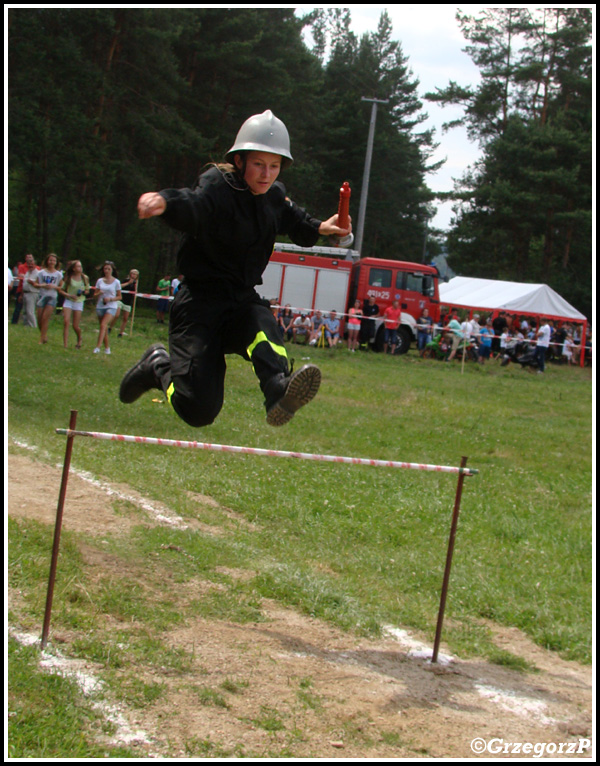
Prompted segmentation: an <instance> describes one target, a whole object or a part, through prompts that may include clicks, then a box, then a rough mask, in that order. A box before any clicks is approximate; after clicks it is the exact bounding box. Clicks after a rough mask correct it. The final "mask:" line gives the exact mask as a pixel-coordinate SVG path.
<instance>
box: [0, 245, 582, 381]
mask: <svg viewBox="0 0 600 766" xmlns="http://www.w3.org/2000/svg"><path fill="white" fill-rule="evenodd" d="M97 270H98V272H99V277H98V279H97V280H96V281H95V283H94V284H93V285H92V283H91V282H90V279H89V277H88V276H87V275H86V274H85V273H84V272H83V268H82V266H81V262H80V261H71V262H70V263H68V264H67V266H66V268H65V270H64V272H63V271H62V270H61V269H60V264H59V262H58V258H57V256H56V255H55V254H54V253H50V254H49V255H48V256H46V258H45V259H44V261H43V262H42V264H41V265H38V264H37V263H36V261H35V259H34V257H33V255H31V254H28V255H26V256H25V260H24V261H23V262H19V263H18V264H17V265H16V266H15V267H14V268H13V269H12V270H11V269H10V268H9V269H8V294H9V299H10V298H12V299H13V300H14V308H13V312H12V318H11V322H12V323H13V324H17V323H19V322H22V323H23V324H24V325H26V326H29V327H34V328H35V327H37V328H38V329H39V331H40V344H43V343H46V342H47V340H48V338H47V330H48V323H49V321H50V318H51V316H52V314H53V313H54V312H55V311H61V312H62V316H63V323H64V330H63V342H64V346H65V348H66V347H67V345H68V335H69V327H72V328H73V330H74V333H75V338H76V344H75V347H76V348H78V349H79V348H81V346H82V333H81V325H80V317H81V311H82V309H83V307H84V303H85V301H92V300H93V301H94V302H95V310H96V314H97V317H98V322H99V333H98V339H97V343H96V346H95V348H94V353H99V352H100V351H101V349H102V346H104V353H106V354H110V353H111V350H110V343H109V337H110V333H111V331H112V330H113V328H114V327H115V325H116V324H117V322H118V319H119V317H121V323H120V326H119V327H118V328H117V329H118V337H122V336H123V335H126V334H127V333H126V327H127V322H128V320H129V319H130V317H131V312H132V308H133V307H134V305H135V297H136V294H137V295H138V296H142V295H143V297H146V298H150V297H152V298H155V299H156V300H157V310H156V321H157V323H159V324H164V318H165V315H166V314H167V313H168V311H169V303H170V300H171V299H172V297H173V296H174V295H175V293H176V292H177V289H178V286H179V284H180V280H181V276H179V277H178V278H173V279H172V278H171V276H170V274H165V275H164V276H163V277H162V278H161V279H160V280H159V281H158V284H157V285H156V293H157V294H156V295H144V294H141V293H139V292H138V282H139V272H138V271H137V270H136V269H131V270H130V271H129V273H128V275H127V277H126V278H125V279H124V280H123V281H121V280H120V279H119V276H118V273H117V269H116V266H115V264H114V263H113V262H112V261H108V260H107V261H105V262H104V263H103V264H102V265H100V266H99V267H98V269H97ZM270 304H271V308H272V311H273V314H274V315H275V317H276V319H277V323H278V326H279V329H280V332H281V337H282V340H283V341H284V342H290V343H298V344H300V343H303V344H306V345H308V346H320V347H323V348H331V349H333V348H336V347H338V346H342V345H343V346H345V347H346V348H347V349H348V351H349V352H350V353H355V352H356V351H358V350H359V349H364V350H369V349H370V348H371V347H373V345H374V344H375V342H376V331H377V329H378V327H379V324H382V325H383V327H382V331H381V333H382V334H381V336H378V344H377V349H378V350H380V351H383V353H390V354H394V353H397V352H398V351H404V350H406V349H405V348H403V347H402V343H403V342H406V339H405V338H404V339H403V336H402V330H401V327H400V324H401V314H402V310H401V308H400V305H399V302H398V301H394V302H393V303H392V304H391V305H390V306H388V307H387V308H385V310H384V311H380V309H379V306H378V305H377V303H376V301H375V299H374V298H369V299H368V300H367V301H365V302H364V303H363V304H362V305H361V301H358V300H357V301H355V302H354V304H353V305H352V307H351V308H350V309H349V310H348V313H347V314H343V313H339V312H338V311H336V310H334V309H332V310H330V311H323V310H315V311H311V310H308V309H303V308H295V307H292V306H291V305H290V304H287V305H285V306H279V305H278V302H277V300H275V299H273V300H271V301H270ZM462 313H463V316H462V318H461V316H460V313H459V311H458V309H453V308H450V309H449V310H447V311H446V312H445V313H443V314H442V316H441V318H440V320H439V321H434V319H433V318H432V317H431V316H430V315H429V311H428V310H427V309H423V310H422V312H421V314H420V316H419V317H418V318H417V319H416V344H417V350H418V353H419V355H420V356H421V357H423V358H430V359H437V360H443V361H446V362H451V361H453V360H455V359H463V358H466V359H469V360H472V361H476V362H478V363H479V364H484V363H486V362H487V361H488V360H492V359H495V360H499V361H500V362H501V363H502V364H503V365H508V364H509V363H510V362H515V363H519V364H521V365H522V366H531V367H532V368H537V369H538V372H543V371H544V369H545V363H546V361H550V360H551V361H561V362H565V363H566V364H569V365H571V364H573V365H576V364H578V363H579V359H580V351H581V345H582V343H584V344H585V358H586V361H588V362H590V361H591V355H592V335H591V330H590V329H589V328H588V331H587V334H586V337H585V338H582V337H581V327H580V325H578V324H570V323H568V322H556V321H553V320H550V319H543V318H542V319H537V318H534V317H531V316H529V315H527V316H518V315H512V314H510V313H508V312H505V311H499V312H490V315H489V316H482V315H481V314H479V313H473V314H471V315H465V314H466V310H464V312H462ZM411 340H412V334H411Z"/></svg>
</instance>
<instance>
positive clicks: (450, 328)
mask: <svg viewBox="0 0 600 766" xmlns="http://www.w3.org/2000/svg"><path fill="white" fill-rule="evenodd" d="M444 330H445V331H446V332H450V333H452V349H451V351H450V355H449V356H448V358H447V359H446V361H447V362H451V361H452V360H453V359H454V357H455V356H456V352H457V351H458V347H459V346H460V342H461V340H462V339H463V334H462V330H461V325H460V322H459V321H458V314H453V315H452V319H451V320H450V321H449V322H448V324H447V325H446V327H444Z"/></svg>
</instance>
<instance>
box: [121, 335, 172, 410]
mask: <svg viewBox="0 0 600 766" xmlns="http://www.w3.org/2000/svg"><path fill="white" fill-rule="evenodd" d="M159 350H162V351H165V352H166V351H167V349H166V348H165V347H164V346H163V344H162V343H155V344H154V345H153V346H150V348H149V349H147V350H146V351H145V353H144V355H143V356H142V358H141V359H140V360H139V362H137V363H136V364H134V365H133V367H132V368H131V369H130V370H129V371H128V372H126V373H125V375H124V376H123V380H122V381H121V386H120V388H119V399H120V400H121V401H122V402H123V404H133V402H135V401H137V399H139V398H140V396H142V394H144V393H145V391H140V393H139V394H138V395H137V396H134V397H131V396H126V391H127V386H128V384H129V382H130V381H131V378H132V377H133V375H134V374H135V373H136V372H137V370H138V369H139V367H140V365H142V364H143V363H144V362H145V361H146V359H148V357H149V356H151V355H152V354H153V353H154V352H155V351H159Z"/></svg>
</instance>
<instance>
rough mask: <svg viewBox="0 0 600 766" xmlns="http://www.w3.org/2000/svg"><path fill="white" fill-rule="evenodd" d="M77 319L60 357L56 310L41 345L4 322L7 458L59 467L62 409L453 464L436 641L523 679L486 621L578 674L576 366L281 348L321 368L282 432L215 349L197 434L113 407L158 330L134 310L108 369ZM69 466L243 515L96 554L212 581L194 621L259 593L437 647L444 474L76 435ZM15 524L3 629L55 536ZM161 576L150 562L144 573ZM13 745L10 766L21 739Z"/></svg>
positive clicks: (583, 504) (583, 536)
mask: <svg viewBox="0 0 600 766" xmlns="http://www.w3.org/2000/svg"><path fill="white" fill-rule="evenodd" d="M84 327H85V333H84V348H83V349H81V350H80V351H76V350H75V349H74V348H73V347H71V348H69V349H68V350H65V349H64V348H63V346H62V328H61V322H60V319H59V318H58V317H57V318H55V319H54V320H53V323H52V326H51V329H50V333H49V338H50V342H49V343H48V344H47V345H46V346H43V347H42V346H40V345H38V337H39V335H38V333H37V331H35V330H29V329H27V328H23V327H17V326H9V327H8V436H9V450H10V451H15V452H19V451H20V448H19V447H18V446H15V445H14V444H11V439H12V440H14V441H17V442H21V443H26V444H28V445H32V446H35V447H36V448H38V450H39V452H38V455H37V458H36V459H37V460H43V461H44V462H47V463H48V464H57V463H61V462H62V460H63V456H64V448H65V441H64V437H61V436H58V435H56V434H55V433H54V429H55V428H65V427H67V426H68V421H69V411H70V409H76V410H77V411H78V420H77V426H78V428H80V429H83V430H96V431H110V432H117V433H127V434H138V435H144V436H162V437H165V438H175V439H196V440H201V441H209V442H217V443H224V444H240V445H246V446H252V447H263V448H264V447H268V448H274V449H281V450H298V451H305V452H317V453H328V454H337V455H350V456H357V457H369V458H380V459H391V460H406V461H414V462H426V463H439V464H445V465H458V464H459V462H460V458H461V456H462V455H465V456H468V458H469V466H471V467H473V468H477V469H478V470H479V474H478V475H477V476H475V477H471V478H468V479H466V481H465V487H464V492H463V501H462V507H461V517H460V523H459V528H458V534H457V541H456V549H455V556H454V565H453V570H452V578H451V582H450V593H449V598H448V603H447V610H446V623H445V627H444V636H443V638H444V642H445V643H446V644H447V646H448V647H449V649H450V650H451V651H453V652H455V653H457V654H459V655H461V656H479V657H485V658H487V659H488V660H491V661H493V662H499V663H512V664H514V666H515V667H518V665H519V658H518V657H513V656H506V654H505V653H503V652H501V651H500V650H498V649H497V648H496V647H495V645H494V643H493V641H492V640H491V639H490V634H489V629H488V627H487V623H488V621H494V622H496V623H499V624H501V625H506V626H515V627H518V628H520V629H521V630H523V631H524V632H525V633H526V634H528V635H529V636H530V637H531V638H532V639H533V640H534V641H535V642H537V643H538V644H540V645H541V646H544V647H547V648H549V649H552V650H554V651H557V652H559V653H560V655H561V656H563V657H565V658H568V659H574V660H578V661H580V662H583V663H588V662H590V661H591V651H592V649H591V647H592V639H591V631H592V586H591V581H592V514H591V510H592V498H591V491H592V457H593V456H592V373H591V370H590V369H583V370H582V369H579V368H576V369H573V368H571V369H569V368H567V367H563V366H550V367H549V368H548V369H547V372H546V374H545V375H537V374H529V373H528V372H527V371H523V370H521V369H518V368H515V367H513V366H510V367H508V368H501V367H500V366H499V365H497V364H494V363H490V364H488V365H486V366H485V367H479V366H477V365H475V364H473V363H467V364H466V365H465V369H464V374H461V366H460V363H455V364H444V363H440V362H434V361H430V360H421V359H419V358H418V356H417V355H416V353H415V352H414V351H411V352H409V354H407V355H406V356H403V357H394V358H392V357H389V356H388V357H383V356H382V355H377V354H372V353H368V354H367V353H362V352H361V353H357V354H349V353H348V352H347V351H346V350H345V349H341V348H340V349H337V350H335V351H330V350H320V349H310V350H307V349H305V348H304V347H300V346H290V347H289V353H290V356H293V357H295V359H296V366H299V365H300V364H301V363H303V361H304V358H305V357H310V359H311V361H312V362H314V363H316V364H318V365H319V367H320V368H321V370H322V373H323V384H322V388H321V391H320V393H319V395H318V397H317V398H316V399H315V401H314V402H313V403H312V404H311V405H310V407H307V408H306V409H305V410H303V411H302V412H301V413H299V415H298V416H297V417H296V418H295V419H294V420H293V421H292V422H291V423H290V424H289V425H288V426H286V427H285V428H282V429H272V428H269V426H267V425H266V423H265V417H264V408H263V406H262V397H261V394H260V390H259V388H258V384H257V381H256V379H255V378H254V375H253V373H252V369H251V367H250V365H249V364H247V363H245V362H244V361H243V360H241V359H239V358H236V357H230V358H229V359H228V373H227V389H226V400H225V406H224V408H223V411H222V413H221V415H220V417H219V419H218V420H217V422H216V423H215V424H214V425H212V426H210V427H208V428H206V429H202V430H201V431H199V430H194V429H191V428H189V427H188V426H186V425H185V424H184V423H183V422H182V421H181V420H179V419H178V418H177V417H176V416H175V415H174V414H173V412H172V411H170V410H169V408H168V405H166V404H164V403H157V402H154V401H153V399H155V398H159V399H160V395H159V394H158V392H156V396H153V395H146V396H145V397H143V398H142V399H140V400H139V401H138V402H137V403H135V404H134V405H130V406H125V405H122V404H121V403H120V402H119V401H118V398H117V391H118V385H119V381H120V379H121V377H122V375H123V373H124V372H125V371H126V370H127V369H128V368H129V366H131V364H132V363H133V362H134V361H135V360H136V359H137V358H138V357H139V355H140V354H141V352H142V351H143V350H144V349H145V348H146V347H147V345H148V344H149V342H154V341H156V340H163V341H165V342H166V334H167V330H166V326H165V327H162V326H160V327H159V326H157V325H156V324H154V323H153V322H152V320H151V317H150V315H148V317H147V318H146V319H140V321H139V322H138V324H137V326H136V331H135V334H134V335H133V337H131V336H128V337H125V338H122V339H117V338H114V339H113V340H112V355H111V356H104V355H103V354H101V355H96V356H94V355H92V353H91V351H92V348H93V346H94V344H95V339H96V325H95V320H94V317H93V316H92V315H86V318H85V323H84ZM71 342H72V344H74V337H73V338H71ZM73 462H74V465H76V467H77V468H78V469H81V470H86V471H89V472H91V473H92V474H94V475H96V476H102V477H104V478H108V479H109V480H110V481H112V482H116V483H121V484H126V485H129V486H130V487H132V488H134V489H136V490H138V491H139V492H141V493H142V494H143V495H144V496H146V497H148V498H152V499H154V500H156V501H160V502H162V503H165V504H167V505H168V506H169V507H171V508H172V509H173V510H174V511H176V512H179V513H181V514H182V515H184V516H186V517H192V516H194V514H196V516H197V518H198V519H199V521H202V522H205V523H207V524H217V523H218V519H217V518H216V516H211V511H210V508H209V507H204V508H203V509H202V510H201V511H199V510H198V506H197V504H195V503H194V502H193V500H192V499H191V497H192V495H193V494H197V493H200V494H202V495H204V496H210V497H212V498H214V499H215V500H216V501H217V502H218V503H219V504H221V505H222V506H226V507H227V508H230V509H232V510H233V511H235V512H236V513H237V514H239V515H240V517H243V518H244V519H246V520H247V521H249V522H254V525H253V526H252V527H251V526H250V525H240V526H239V527H238V528H237V529H236V530H234V533H233V534H232V535H228V536H227V538H219V537H211V536H203V535H202V534H199V533H190V532H189V531H179V530H177V529H169V528H154V529H147V528H144V527H141V526H140V527H139V529H137V530H136V532H135V534H133V535H131V536H130V538H128V539H127V540H126V541H123V540H117V539H115V540H113V541H112V543H111V545H112V549H111V550H112V551H113V552H114V554H115V555H118V556H120V557H123V558H130V559H131V560H136V561H144V560H147V559H148V557H149V552H150V551H152V550H156V548H157V547H159V546H163V548H165V547H166V548H168V549H169V550H170V551H172V553H173V555H172V556H169V558H168V566H169V569H170V571H171V572H172V573H173V576H174V577H175V578H176V579H177V580H178V581H180V582H186V581H189V580H190V579H191V578H192V577H194V576H198V573H199V572H201V574H202V577H203V578H206V579H209V580H214V581H215V582H221V583H224V582H225V583H226V584H227V585H228V587H229V592H228V597H227V598H223V597H221V598H219V599H215V598H211V597H208V596H207V597H206V598H204V599H198V600H197V602H195V603H194V605H193V609H194V613H196V614H198V613H200V614H205V615H207V616H215V617H219V618H226V619H231V620H240V621H243V620H248V619H257V618H258V617H259V616H260V600H261V599H262V598H265V597H269V598H271V599H275V600H277V601H279V602H280V603H282V604H283V605H288V606H293V607H294V608H296V609H298V610H301V611H303V612H306V613H308V614H311V615H314V616H316V617H319V618H321V619H324V620H328V621H331V622H333V623H335V624H336V625H338V626H341V627H342V628H344V629H346V630H349V631H357V632H361V633H366V634H371V635H375V634H377V631H379V630H380V629H381V627H382V626H383V625H396V626H403V627H405V628H408V629H410V630H413V631H415V632H417V633H419V634H420V635H422V636H424V637H428V640H429V641H432V637H433V634H434V632H435V621H436V617H437V607H438V602H439V592H440V587H441V581H442V575H443V568H444V563H445V555H446V545H447V539H448V532H449V526H450V519H451V512H452V504H453V500H454V492H455V487H456V478H455V477H453V476H451V475H446V474H430V473H422V472H416V471H414V472H413V471H399V470H385V469H378V468H370V467H354V466H352V467H350V466H343V465H329V464H321V463H312V462H311V463H308V462H304V461H294V460H283V459H267V458H263V457H253V456H237V455H226V454H215V453H207V452H199V451H188V450H177V449H170V448H161V447H151V446H139V445H123V444H118V443H112V442H101V441H97V440H92V439H78V440H76V441H75V449H74V454H73ZM41 472H43V468H42V469H41ZM8 480H9V482H10V476H9V477H8ZM35 480H36V481H43V475H40V476H39V477H36V478H35ZM52 502H53V503H55V500H52ZM116 512H118V504H116ZM9 533H10V538H9V540H10V544H9V578H10V579H9V582H10V584H11V585H12V587H17V588H19V591H20V592H21V593H22V594H25V596H26V597H25V598H24V601H23V605H22V606H21V607H20V610H19V611H18V613H16V612H14V613H12V614H11V615H10V618H11V620H12V621H13V622H16V623H18V627H31V626H34V625H36V624H37V625H39V624H40V623H41V618H42V616H43V615H42V612H41V611H40V609H41V610H42V611H43V595H44V587H45V580H46V578H47V565H48V563H49V550H50V546H51V538H52V530H51V529H48V528H45V527H39V525H34V524H31V523H30V524H27V523H25V522H23V521H22V520H11V523H10V529H9ZM64 546H65V547H64V548H63V549H62V552H61V564H60V567H59V581H61V580H65V579H66V580H67V581H69V582H72V581H73V579H74V578H75V579H77V578H78V577H83V575H82V573H81V572H80V571H79V570H78V560H77V540H76V539H75V540H70V539H69V537H68V536H67V539H66V541H65V543H64ZM69 550H71V551H72V555H71V556H69V555H68V554H67V553H66V552H65V551H69ZM178 550H185V552H186V554H187V555H186V557H182V556H177V554H176V551H178ZM192 559H193V561H194V562H195V563H194V565H193V566H192V565H191V564H190V563H189V561H191V560H192ZM24 562H25V564H24ZM198 562H200V563H198ZM223 567H238V568H246V569H248V570H250V571H252V572H253V573H254V576H253V577H252V578H251V579H247V580H244V582H242V583H240V582H236V583H235V585H232V583H231V582H229V581H227V578H226V577H225V576H224V575H223V574H222V568H223ZM71 568H73V570H74V571H73V572H72V573H71V572H70V571H68V572H65V569H69V570H70V569H71ZM159 576H160V573H159V572H158V571H157V572H156V573H154V574H153V572H152V571H151V569H148V577H149V579H150V580H151V579H152V578H153V577H156V578H158V577H159ZM57 587H58V592H57V596H56V598H57V601H58V604H60V599H61V593H63V597H64V593H65V592H68V591H61V590H60V587H61V586H60V582H59V583H57ZM86 587H90V588H91V587H92V586H91V585H89V584H88V585H86ZM96 587H97V588H99V589H100V590H99V591H98V592H97V593H96V594H95V596H94V599H95V601H96V602H97V601H98V599H101V600H102V609H103V610H104V612H105V613H108V614H115V615H117V614H118V615H122V614H135V615H136V619H138V620H141V621H143V623H144V625H145V626H146V627H147V634H146V641H147V642H151V640H152V635H153V633H154V632H156V631H159V630H160V629H162V628H163V627H164V626H165V625H168V624H172V623H174V622H177V621H178V620H182V619H183V620H185V614H184V615H182V614H181V613H179V612H176V611H175V610H173V609H170V607H169V604H168V602H167V601H166V600H165V601H164V603H161V602H160V599H159V600H157V601H156V603H154V604H153V605H152V608H151V609H145V608H144V604H143V597H142V595H141V594H139V593H137V592H135V591H134V590H130V591H129V592H128V589H127V588H126V587H123V583H118V582H113V583H106V582H105V583H103V584H102V585H96ZM86 603H87V602H86V600H85V599H79V600H77V599H70V607H69V608H68V609H65V608H61V607H60V606H57V608H56V610H55V612H56V613H55V615H53V620H54V621H55V622H54V623H53V624H54V625H55V627H57V628H58V626H61V625H63V626H64V625H68V626H69V627H70V628H71V629H74V627H76V626H79V628H80V629H81V630H82V633H85V640H84V639H83V638H82V641H81V643H80V647H79V651H80V652H81V656H84V657H89V656H90V655H93V659H102V653H103V651H105V649H103V647H102V646H100V645H99V644H98V642H96V641H94V625H95V622H94V617H93V615H92V614H91V611H90V610H89V609H88V608H86ZM148 646H149V644H148ZM148 646H146V649H145V651H146V652H149V651H150V649H149V648H148ZM140 651H142V649H141V648H140ZM15 652H16V654H15V658H14V660H13V664H14V667H15V668H19V672H18V674H17V672H16V671H15V675H14V679H15V684H16V683H17V679H18V678H20V677H21V674H22V668H23V667H27V666H28V662H30V658H29V657H28V655H27V653H26V652H25V650H22V649H21V650H19V649H15ZM164 661H165V662H166V660H164ZM169 661H171V662H175V661H178V660H177V659H176V658H170V660H169ZM109 664H110V663H109ZM12 667H13V665H11V669H12ZM11 672H13V671H12V670H11ZM142 691H143V692H144V693H146V694H151V693H152V690H142ZM142 691H140V690H138V693H142ZM132 693H133V692H132ZM15 694H17V696H19V695H20V694H24V692H18V693H17V692H15ZM18 750H19V752H20V753H21V754H23V752H24V751H25V746H23V747H21V748H20V749H19V748H18ZM50 757H52V756H50Z"/></svg>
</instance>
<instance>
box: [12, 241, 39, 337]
mask: <svg viewBox="0 0 600 766" xmlns="http://www.w3.org/2000/svg"><path fill="white" fill-rule="evenodd" d="M32 263H34V259H33V255H31V253H28V254H27V255H26V256H25V262H24V263H18V264H17V267H16V277H15V276H14V275H13V288H14V289H13V293H14V295H15V308H14V310H13V315H12V319H11V320H10V321H11V324H18V323H19V318H20V316H21V310H22V309H23V288H24V287H25V276H26V274H27V273H28V272H29V271H30V270H31V265H32Z"/></svg>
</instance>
